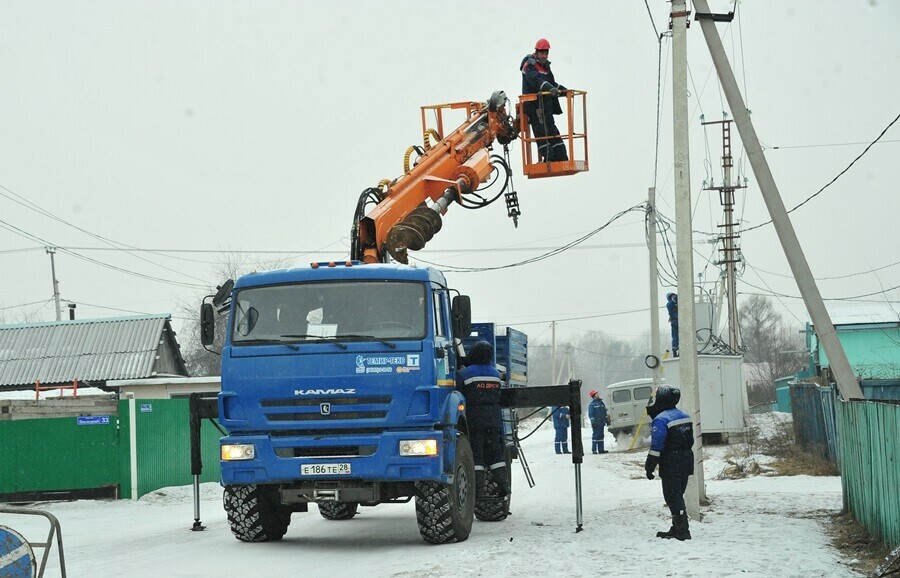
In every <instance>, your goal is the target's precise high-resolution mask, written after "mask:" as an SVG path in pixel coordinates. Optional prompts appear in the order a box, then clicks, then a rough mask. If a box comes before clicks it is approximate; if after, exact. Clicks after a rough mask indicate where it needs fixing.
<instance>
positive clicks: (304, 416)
mask: <svg viewBox="0 0 900 578" xmlns="http://www.w3.org/2000/svg"><path fill="white" fill-rule="evenodd" d="M386 415H387V411H342V412H332V413H329V414H325V415H323V414H321V413H312V412H306V413H267V414H266V419H267V420H269V421H338V420H344V419H381V418H383V417H385V416H386Z"/></svg>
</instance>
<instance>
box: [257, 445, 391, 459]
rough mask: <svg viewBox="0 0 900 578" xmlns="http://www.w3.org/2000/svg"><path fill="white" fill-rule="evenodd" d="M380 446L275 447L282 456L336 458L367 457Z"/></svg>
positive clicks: (277, 453) (278, 454)
mask: <svg viewBox="0 0 900 578" xmlns="http://www.w3.org/2000/svg"><path fill="white" fill-rule="evenodd" d="M376 449H378V446H330V447H297V448H275V454H276V455H277V456H278V457H280V458H336V457H341V458H344V457H365V456H371V455H372V454H374V453H375V450H376Z"/></svg>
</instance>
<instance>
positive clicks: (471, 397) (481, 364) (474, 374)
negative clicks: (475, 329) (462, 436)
mask: <svg viewBox="0 0 900 578" xmlns="http://www.w3.org/2000/svg"><path fill="white" fill-rule="evenodd" d="M493 359H494V347H493V346H492V345H491V344H490V343H488V342H487V341H479V342H478V343H476V344H475V345H473V346H472V350H471V351H470V352H469V355H468V356H466V361H467V362H468V363H469V365H468V366H466V367H465V368H463V369H461V370H459V371H458V372H457V374H456V389H457V390H458V391H459V392H461V393H462V394H463V396H464V397H465V398H466V406H467V407H466V418H467V420H468V424H469V441H470V442H471V443H472V457H473V459H474V461H475V491H476V494H479V493H480V492H481V491H482V489H483V488H484V486H485V483H484V482H485V470H490V471H491V477H492V478H493V479H494V481H495V482H496V484H497V495H498V496H499V497H501V498H502V497H504V496H506V495H508V494H509V484H508V483H507V478H508V477H509V473H508V472H507V471H506V456H505V455H504V453H503V437H502V434H501V430H500V425H501V419H502V416H501V412H500V372H499V371H497V368H495V367H494V366H493V365H492V361H493Z"/></svg>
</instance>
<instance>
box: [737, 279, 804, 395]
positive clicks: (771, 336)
mask: <svg viewBox="0 0 900 578" xmlns="http://www.w3.org/2000/svg"><path fill="white" fill-rule="evenodd" d="M738 315H739V318H740V324H741V339H742V341H743V346H744V361H745V363H748V364H749V371H748V374H749V375H748V383H747V397H748V398H749V402H750V405H757V404H762V403H771V402H773V401H775V380H776V379H778V378H780V377H785V376H788V375H791V374H794V373H796V372H797V371H799V370H800V369H802V368H803V365H804V363H805V361H806V359H807V355H806V354H804V353H803V350H804V342H803V339H802V338H801V337H800V334H799V332H798V331H797V329H796V328H792V327H790V326H789V325H788V324H786V323H785V322H784V320H783V319H782V317H781V314H779V313H778V312H777V311H775V308H774V306H773V305H772V302H771V301H770V300H769V299H768V298H766V297H763V296H761V295H751V296H750V298H749V299H748V300H747V301H745V302H744V303H743V304H742V305H741V306H740V308H739V309H738Z"/></svg>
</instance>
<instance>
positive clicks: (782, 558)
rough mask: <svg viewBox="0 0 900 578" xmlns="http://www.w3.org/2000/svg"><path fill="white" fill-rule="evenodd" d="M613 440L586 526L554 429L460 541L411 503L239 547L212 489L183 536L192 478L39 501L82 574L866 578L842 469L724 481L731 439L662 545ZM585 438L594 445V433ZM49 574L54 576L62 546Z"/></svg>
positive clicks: (665, 523)
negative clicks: (137, 493) (850, 557)
mask: <svg viewBox="0 0 900 578" xmlns="http://www.w3.org/2000/svg"><path fill="white" fill-rule="evenodd" d="M535 423H536V422H535ZM532 427H533V426H532ZM523 431H528V428H527V426H526V427H523ZM606 443H607V449H611V450H613V451H612V452H611V453H609V454H605V455H599V456H597V455H587V456H585V463H584V466H583V468H582V477H583V487H584V531H582V532H580V533H576V532H575V499H574V493H575V481H574V480H575V476H574V468H573V466H572V464H571V459H570V457H571V456H568V455H556V454H555V453H554V452H553V429H552V427H550V426H549V424H545V425H544V426H543V427H542V428H541V430H539V431H538V432H537V433H536V434H535V435H534V436H532V437H530V438H528V439H527V440H525V441H524V442H523V448H524V451H525V455H526V458H527V459H528V462H529V464H530V466H531V471H532V473H533V474H534V478H535V481H536V483H537V485H536V486H535V487H534V488H528V486H527V484H526V482H525V477H524V475H523V472H522V468H521V465H520V464H519V463H514V478H513V486H514V494H513V502H512V515H511V516H510V517H509V518H507V520H506V521H504V522H493V523H491V522H479V521H477V520H476V521H475V526H474V528H473V530H472V534H471V536H470V538H469V539H468V540H467V541H466V542H463V543H460V544H450V545H444V546H433V545H429V544H427V543H425V542H424V541H423V540H422V539H421V537H420V536H419V531H418V528H417V527H416V517H415V509H414V506H413V504H412V503H409V504H389V505H381V506H377V507H374V508H361V510H360V514H359V515H358V516H357V517H356V518H354V519H352V520H347V521H328V520H325V519H323V518H321V517H320V516H319V515H318V513H317V511H316V508H315V506H311V507H310V512H309V513H307V514H295V515H294V517H293V520H292V523H291V526H290V528H289V529H288V533H287V535H286V536H285V538H284V540H283V541H281V542H273V543H263V544H245V543H242V542H238V541H237V540H235V539H234V538H233V537H232V535H231V533H230V531H229V529H228V524H227V521H226V519H225V513H224V511H223V510H222V507H221V495H222V491H221V488H219V486H217V485H216V484H203V486H202V488H201V497H202V503H201V510H200V517H201V520H202V522H203V523H204V524H205V525H206V526H207V528H206V530H205V531H203V532H191V531H189V528H190V527H191V524H192V523H193V506H192V490H191V488H190V487H179V488H165V489H163V490H160V491H158V492H154V493H153V494H150V495H147V496H144V497H143V498H141V499H140V500H139V501H137V502H133V501H130V500H119V501H77V502H69V503H42V504H35V505H34V507H36V508H39V509H43V510H46V511H49V512H51V513H53V514H54V515H56V516H57V517H58V518H59V520H60V522H61V525H62V532H63V539H64V548H65V557H66V566H67V570H68V575H69V576H74V577H79V576H101V577H104V576H117V577H118V576H122V577H148V578H149V577H153V578H158V577H161V576H165V577H175V578H177V577H205V576H266V577H280V576H299V575H302V576H323V577H324V576H329V577H331V576H342V577H343V576H365V577H382V576H383V577H416V578H428V577H438V576H462V575H466V576H491V577H501V576H503V577H505V576H529V577H530V576H535V575H545V576H591V577H593V576H597V575H609V576H738V575H740V576H773V575H778V576H855V575H858V574H856V573H855V572H854V571H853V570H852V569H851V568H850V567H849V566H848V565H847V564H846V563H845V562H842V561H841V558H840V555H839V554H838V552H837V551H836V550H834V549H833V548H832V547H831V545H830V544H829V541H828V539H827V537H826V536H825V533H824V530H823V521H824V519H825V517H826V516H827V515H830V514H833V513H835V512H837V511H839V510H840V508H841V484H840V479H839V478H836V477H826V478H811V477H805V476H797V477H753V478H747V479H742V480H727V479H726V480H716V479H714V478H715V477H716V475H717V474H718V473H719V472H718V471H715V470H716V468H720V466H721V465H722V464H724V459H722V457H721V456H724V454H725V452H726V451H727V448H722V447H716V448H712V450H711V451H710V452H709V453H710V454H711V455H716V456H718V455H719V454H721V456H720V457H713V458H712V459H710V462H709V463H708V464H707V466H708V467H707V468H706V470H705V471H706V479H707V493H708V495H709V498H710V501H711V504H710V506H709V507H708V508H705V509H704V512H705V518H704V520H703V521H702V523H699V522H695V521H692V523H691V533H692V534H693V538H694V539H693V540H691V541H687V542H678V541H676V540H660V539H658V538H656V537H655V536H656V532H657V531H658V530H667V529H668V527H669V525H670V524H669V523H670V519H669V514H668V510H667V509H666V508H665V505H664V503H663V500H662V492H661V489H660V483H659V480H658V479H656V480H653V481H649V480H647V479H646V478H645V477H644V471H643V462H644V457H645V452H646V449H641V450H635V451H634V452H632V453H627V452H619V451H616V446H615V442H614V440H613V438H612V436H609V435H608V436H607V440H606ZM585 444H586V447H588V448H590V434H589V433H588V432H585ZM720 469H721V468H720ZM26 518H28V517H26V516H9V515H6V514H0V524H3V525H7V526H10V527H12V528H14V529H16V530H18V531H20V532H21V533H23V534H24V535H25V537H26V538H27V539H29V540H32V541H37V540H43V539H44V538H45V537H46V530H47V525H46V524H45V523H44V524H43V525H42V520H43V519H38V520H26ZM41 552H42V551H41V550H40V549H38V550H37V553H38V556H40V554H41ZM46 575H47V576H58V575H59V571H58V563H57V561H56V558H55V555H54V557H53V558H51V560H50V562H49V563H48V572H47V574H46Z"/></svg>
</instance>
